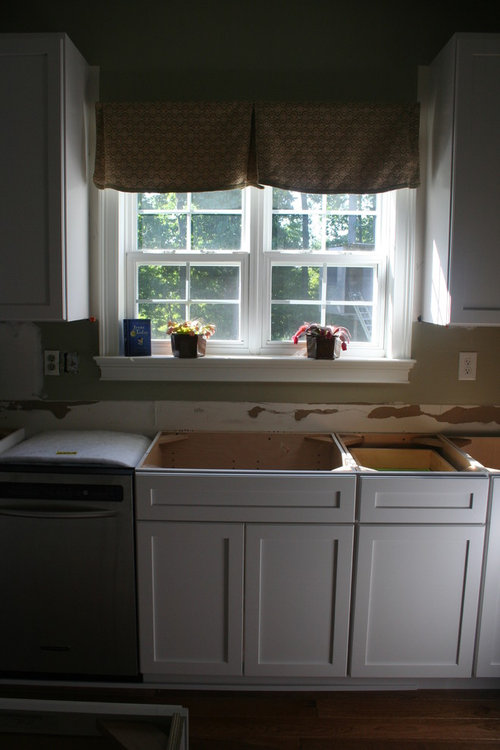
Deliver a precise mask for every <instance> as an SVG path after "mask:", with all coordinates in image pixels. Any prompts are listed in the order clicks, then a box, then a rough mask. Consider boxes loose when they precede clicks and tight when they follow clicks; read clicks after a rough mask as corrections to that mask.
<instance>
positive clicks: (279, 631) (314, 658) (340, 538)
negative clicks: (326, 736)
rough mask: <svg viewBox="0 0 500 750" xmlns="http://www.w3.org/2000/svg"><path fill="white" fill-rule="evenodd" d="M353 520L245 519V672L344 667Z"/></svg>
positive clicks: (331, 672)
mask: <svg viewBox="0 0 500 750" xmlns="http://www.w3.org/2000/svg"><path fill="white" fill-rule="evenodd" d="M353 536H354V527H353V526H352V525H346V526H335V525H331V524H325V525H317V524H291V525H280V524H249V525H248V526H247V530H246V567H245V674H246V675H255V676H259V675H262V676H266V675H267V676H283V677H286V676H288V677H307V676H314V677H320V676H321V677H328V676H331V677H338V676H345V675H346V674H347V644H348V637H349V609H350V594H351V565H352V547H353Z"/></svg>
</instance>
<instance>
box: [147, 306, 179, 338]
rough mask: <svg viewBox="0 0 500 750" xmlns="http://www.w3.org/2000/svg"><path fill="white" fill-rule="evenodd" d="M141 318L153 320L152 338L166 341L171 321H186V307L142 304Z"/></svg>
mask: <svg viewBox="0 0 500 750" xmlns="http://www.w3.org/2000/svg"><path fill="white" fill-rule="evenodd" d="M139 317H140V318H150V319H151V338H153V339H166V338H167V323H168V321H169V320H176V321H179V322H182V321H183V320H185V319H186V306H185V305H182V304H165V303H152V302H146V303H145V302H140V303H139Z"/></svg>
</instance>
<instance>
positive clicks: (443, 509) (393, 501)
mask: <svg viewBox="0 0 500 750" xmlns="http://www.w3.org/2000/svg"><path fill="white" fill-rule="evenodd" d="M359 497H360V507H359V520H360V521H361V522H364V523H485V520H486V508H487V502H488V477H487V476H484V475H481V476H474V477H464V476H454V477H431V476H408V477H400V476H392V477H390V476H384V477H381V476H377V477H371V476H370V477H361V478H360V480H359Z"/></svg>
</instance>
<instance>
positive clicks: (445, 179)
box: [422, 34, 500, 325]
mask: <svg viewBox="0 0 500 750" xmlns="http://www.w3.org/2000/svg"><path fill="white" fill-rule="evenodd" d="M499 80H500V34H456V35H455V36H454V37H453V38H452V39H451V40H450V42H449V43H448V44H447V45H446V46H445V47H444V49H443V50H442V51H441V52H440V54H439V55H438V56H437V58H436V60H435V61H434V62H433V64H432V66H431V68H430V81H429V90H428V91H427V92H426V95H425V99H426V100H427V103H426V107H425V110H426V112H427V170H426V172H427V188H426V193H427V196H426V209H427V210H426V214H427V218H426V224H427V228H426V241H425V255H426V257H425V269H424V285H423V314H422V317H423V320H425V321H429V322H431V323H438V324H440V325H448V324H449V323H454V324H458V325H500V304H499V298H498V277H499V275H500V254H499V253H498V232H497V219H496V216H497V212H498V194H499V191H500V151H499V149H498V132H499V129H500V96H499V93H500V92H499V83H498V82H499Z"/></svg>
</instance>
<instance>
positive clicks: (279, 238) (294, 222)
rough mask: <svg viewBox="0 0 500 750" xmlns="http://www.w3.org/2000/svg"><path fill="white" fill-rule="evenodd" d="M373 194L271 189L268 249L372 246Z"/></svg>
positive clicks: (305, 249) (374, 205) (311, 249)
mask: <svg viewBox="0 0 500 750" xmlns="http://www.w3.org/2000/svg"><path fill="white" fill-rule="evenodd" d="M376 221H377V196H376V195H316V194H311V193H297V192H293V191H291V190H278V189H273V197H272V248H271V249H272V250H281V251H290V250H295V251H297V252H325V251H328V252H338V251H345V250H362V251H370V250H374V249H375V237H376Z"/></svg>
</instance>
